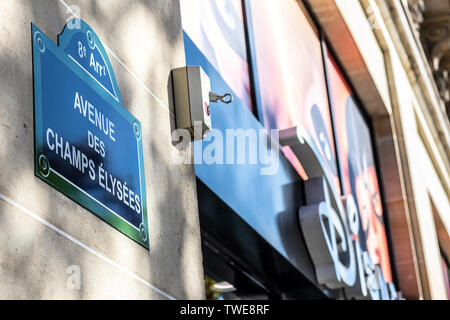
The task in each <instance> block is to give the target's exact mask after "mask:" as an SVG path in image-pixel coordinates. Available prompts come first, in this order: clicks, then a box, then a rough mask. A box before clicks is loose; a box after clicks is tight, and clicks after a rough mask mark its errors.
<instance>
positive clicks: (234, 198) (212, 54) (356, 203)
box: [0, 0, 450, 300]
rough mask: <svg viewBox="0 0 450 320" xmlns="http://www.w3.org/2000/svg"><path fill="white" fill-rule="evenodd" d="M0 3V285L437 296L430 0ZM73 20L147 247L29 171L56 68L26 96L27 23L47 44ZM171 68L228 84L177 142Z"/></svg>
mask: <svg viewBox="0 0 450 320" xmlns="http://www.w3.org/2000/svg"><path fill="white" fill-rule="evenodd" d="M0 8H1V9H2V10H1V12H2V13H3V14H2V18H1V19H0V26H1V30H2V31H3V37H1V39H0V79H1V80H2V81H1V82H0V103H1V106H0V121H1V126H0V137H1V139H0V149H1V153H0V155H1V165H2V167H1V170H0V230H1V232H0V282H1V283H2V285H1V286H0V298H3V299H105V298H106V299H205V298H208V299H246V298H253V299H255V298H257V299H402V298H404V299H444V300H446V299H449V298H450V282H449V272H450V271H449V267H450V264H449V263H450V236H449V231H450V162H449V159H450V123H449V114H450V113H449V101H450V99H449V85H448V73H449V72H450V67H449V63H448V62H449V61H450V45H449V43H450V28H449V25H450V23H449V21H450V1H447V0H439V1H433V0H423V1H421V0H283V1H262V0H229V1H228V0H227V1H219V0H217V1H215V0H174V1H162V0H147V1H139V0H133V1H119V0H114V1H70V2H69V1H66V0H36V1H27V0H19V1H13V0H5V1H3V2H2V4H1V5H0ZM77 21H78V22H80V24H79V26H86V28H87V30H89V31H88V33H89V32H90V33H91V34H95V35H96V36H95V37H98V38H95V39H98V40H96V41H98V42H99V44H98V46H99V47H101V48H102V51H101V52H103V55H102V56H103V59H104V61H105V64H106V66H109V68H108V70H109V69H112V70H113V72H111V71H110V70H109V72H110V73H111V74H112V78H113V79H114V78H115V80H113V81H112V82H113V83H114V82H115V81H117V84H116V87H117V91H120V93H121V103H122V106H123V107H124V108H125V109H126V112H127V113H130V114H131V115H132V116H133V117H135V119H137V121H138V122H139V123H140V126H141V127H140V128H141V134H140V136H139V139H140V138H142V140H141V141H142V149H140V150H142V154H141V158H140V159H142V160H143V161H142V162H143V164H142V168H143V173H142V175H143V176H145V184H144V188H143V189H144V191H143V192H144V197H142V196H141V198H142V199H144V200H143V201H142V202H141V201H137V200H136V202H139V203H140V204H141V205H142V207H144V206H145V207H146V214H147V217H146V220H147V221H145V223H146V224H145V223H144V225H145V226H146V232H147V233H148V243H149V248H147V247H146V245H145V243H144V245H142V243H139V241H136V239H133V237H130V236H129V233H127V232H126V231H123V229H121V228H120V227H117V225H114V223H111V220H109V218H108V216H107V215H106V216H105V215H102V214H99V213H98V211H97V209H96V207H95V206H94V205H92V206H89V205H86V204H85V203H83V201H82V200H80V199H81V198H80V197H79V196H77V193H72V194H71V193H70V192H67V191H65V189H64V188H58V186H57V185H52V184H51V183H46V181H47V180H46V175H44V176H43V175H42V172H43V171H42V165H41V163H40V159H41V158H40V157H39V154H37V151H36V150H40V149H39V148H38V147H39V142H36V141H39V139H38V136H39V134H40V131H39V130H40V128H41V122H40V120H39V121H38V120H36V119H40V118H39V115H40V112H41V111H40V110H41V109H40V108H41V107H42V106H41V102H40V101H41V100H40V99H41V95H42V99H43V100H42V101H44V102H43V104H44V106H43V107H45V101H47V100H45V99H50V100H48V101H51V99H52V97H53V98H54V97H56V96H58V92H63V90H66V89H68V88H69V87H71V84H73V83H71V82H70V81H69V82H67V81H68V80H67V79H62V78H61V77H60V78H57V80H56V81H55V82H54V84H52V85H51V86H49V89H48V91H45V94H44V93H42V94H41V91H40V90H41V89H42V88H41V87H43V84H42V81H41V80H40V79H41V78H40V73H41V72H42V73H45V72H49V73H51V72H53V73H52V74H57V73H56V71H55V70H57V69H58V68H56V67H55V68H54V69H55V70H53V69H51V68H47V69H46V67H45V65H44V64H42V66H41V62H40V61H41V60H39V59H41V58H39V59H37V58H36V56H40V55H41V54H42V56H43V54H44V51H45V49H42V47H41V42H40V40H39V39H38V38H37V37H36V35H37V34H39V35H40V34H44V35H45V37H48V39H47V38H45V39H44V40H45V41H44V44H45V45H46V47H45V46H44V48H47V50H48V51H47V54H49V53H50V52H59V51H58V50H60V49H61V48H63V46H64V43H65V42H64V40H63V39H64V34H66V36H67V33H66V30H68V29H71V28H72V27H73V28H74V29H75V30H77ZM81 22H82V23H81ZM65 27H66V28H65ZM36 28H38V29H36ZM79 28H81V27H79ZM36 30H39V31H36ZM63 30H64V32H63ZM75 32H76V31H75ZM88 40H89V36H88ZM100 41H101V43H100ZM101 44H103V45H101ZM94 47H95V46H93V47H92V48H94ZM103 47H104V48H103ZM81 48H82V47H81ZM41 49H42V50H41ZM87 49H88V50H89V48H87ZM57 56H58V57H59V53H58V54H57ZM69 56H70V55H69ZM80 56H83V51H81V54H80ZM105 56H106V57H105ZM70 58H71V59H72V60H73V61H75V60H76V59H74V58H73V57H70ZM42 59H43V58H42ZM60 59H62V60H61V61H65V62H64V64H65V65H67V66H70V68H68V69H70V70H74V72H75V73H76V74H78V75H79V77H80V79H85V78H89V77H92V78H93V79H94V80H95V76H93V75H92V74H91V73H90V71H89V69H88V68H87V69H84V68H83V67H82V66H81V65H80V64H78V65H77V66H76V65H75V64H74V62H73V61H72V60H70V59H69V58H67V57H66V55H65V54H64V56H63V57H61V58H60ZM42 61H43V60H42ZM75 62H76V61H75ZM91 62H92V61H91ZM37 66H38V69H37ZM78 66H80V67H81V68H82V70H81V69H79V68H78ZM93 66H94V69H96V71H98V70H102V69H101V68H102V66H101V65H97V66H95V63H94V64H93ZM183 66H200V67H201V69H202V70H203V71H204V72H205V74H206V76H207V77H208V79H209V81H210V87H211V91H212V92H214V93H217V94H220V95H223V94H225V93H230V94H231V95H232V96H233V100H232V102H231V103H229V104H224V103H221V102H220V101H219V102H217V103H214V102H210V104H209V105H207V106H206V109H207V110H206V111H205V112H207V114H208V116H210V118H211V130H210V131H209V132H207V133H206V134H205V135H204V136H201V135H200V136H197V137H196V138H195V139H194V140H195V141H191V139H190V138H191V136H190V134H187V135H185V134H184V132H183V131H180V130H179V128H178V130H177V121H176V120H177V114H176V113H177V112H175V105H176V104H177V103H178V102H177V101H176V99H174V92H175V91H176V89H177V88H174V87H173V86H174V82H172V78H171V71H172V70H173V69H175V68H180V67H183ZM39 68H41V69H39ZM36 70H39V72H37V71H36ZM58 70H59V69H58ZM84 72H85V73H84ZM114 75H115V76H114ZM77 79H78V78H77ZM77 81H78V80H77ZM83 81H84V80H83ZM86 81H88V82H87V83H93V81H92V79H91V80H86ZM89 81H90V82H89ZM96 81H97V80H96ZM97 82H98V84H100V85H101V81H100V82H99V81H97ZM66 83H67V84H66ZM92 85H95V86H97V84H92ZM102 88H103V89H105V90H106V91H108V88H107V86H106V88H105V86H102ZM70 89H71V88H70ZM103 89H99V90H100V91H101V90H103ZM42 90H44V89H42ZM42 92H44V91H42ZM64 92H65V91H64ZM108 92H109V91H108ZM119 96H120V95H119ZM76 97H78V94H77V95H76ZM210 97H211V95H210ZM76 99H77V98H75V104H74V105H73V106H74V108H71V107H72V105H70V108H68V109H67V110H68V111H67V112H66V111H65V109H62V111H61V114H62V116H61V117H59V116H54V117H56V118H57V119H62V118H63V117H66V116H67V117H72V116H71V115H70V112H73V109H76V106H77V103H76V102H77V100H76ZM105 99H106V98H105ZM118 100H119V99H118ZM81 101H83V100H81ZM105 101H106V100H105ZM95 105H96V104H95ZM86 106H87V102H86ZM96 106H97V107H98V105H96ZM64 107H66V105H64V104H61V108H64ZM78 107H79V110H80V113H82V110H83V109H82V107H83V108H84V104H83V102H81V104H79V105H78ZM201 107H203V106H201ZM86 108H88V107H86ZM87 110H89V109H87ZM177 110H178V109H177ZM58 112H59V110H58ZM96 112H97V111H96ZM178 112H179V111H178ZM58 114H59V113H58ZM88 117H89V114H88ZM178 118H180V114H179V113H178ZM69 119H70V118H69ZM110 119H111V118H110ZM61 121H62V120H61ZM76 121H78V120H76V118H73V121H70V120H69V121H67V123H65V124H63V127H67V128H70V129H71V130H72V129H73V130H74V131H76V130H77V129H79V128H78V127H77V125H75V122H76ZM93 123H94V122H93ZM43 126H44V127H45V123H44V124H43ZM44 129H46V128H44ZM116 129H117V128H116ZM92 130H93V129H92ZM110 130H111V126H110ZM117 130H118V129H117ZM194 131H195V130H194ZM48 132H49V131H47V136H46V137H47V140H46V141H47V142H48V141H49V140H48V139H49V138H48V137H49V133H48ZM89 132H90V131H89ZM93 132H94V131H93ZM100 133H101V131H100ZM94 134H95V132H94ZM110 137H111V132H110ZM139 139H138V140H139ZM69 140H70V139H69ZM89 141H90V140H89ZM77 143H78V144H77ZM88 143H89V146H91V142H88ZM73 144H74V145H77V146H79V148H81V145H80V144H82V143H81V142H76V141H73ZM92 145H93V144H92ZM49 147H50V149H51V146H50V144H49ZM119 153H120V150H119ZM124 153H125V152H124ZM65 157H66V155H65V154H64V156H61V158H62V160H66V159H65ZM103 157H104V155H103ZM69 158H70V157H69ZM116 158H117V159H119V158H120V159H121V155H120V154H119V155H118V156H116ZM49 159H50V167H51V168H52V169H53V170H56V169H57V168H58V165H59V164H57V163H55V161H61V160H59V159H58V160H54V159H53V158H49ZM71 164H72V162H71ZM127 166H131V164H128V163H127V164H126V165H125V167H127ZM105 168H106V166H105ZM108 168H109V167H108ZM108 170H110V169H108ZM111 170H112V169H111ZM111 170H110V171H111ZM74 172H76V171H74ZM70 174H71V175H72V176H73V175H74V174H73V172H70ZM83 174H84V171H83V173H80V172H77V173H76V175H75V176H76V177H78V178H79V179H80V180H81V179H82V177H83ZM86 177H88V176H87V173H86ZM47 182H48V181H47ZM72 184H73V185H75V184H77V183H75V182H74V183H72ZM130 185H131V184H130ZM77 188H78V189H80V187H77ZM89 190H90V189H89V188H87V189H84V191H83V190H80V192H81V191H82V192H84V194H86V195H88V196H89V197H91V198H92V199H93V200H94V201H96V202H98V203H99V204H100V205H105V204H106V205H111V203H112V200H109V201H111V202H103V201H101V200H98V199H100V198H98V199H97V198H96V199H94V198H95V194H94V193H89V192H91V191H89ZM77 192H78V191H77ZM88 193H89V194H90V195H89V194H88ZM130 194H131V193H130ZM145 195H146V197H145ZM130 198H131V197H130ZM133 199H138V198H133ZM73 200H75V201H73ZM100 202H102V203H100ZM128 205H129V206H130V204H128ZM102 210H103V209H102ZM100 211H101V210H100ZM140 211H141V210H139V213H141V212H140ZM101 212H103V211H101ZM94 213H95V214H94ZM96 215H97V216H96ZM118 215H122V213H121V212H120V210H119V214H118ZM142 216H143V215H142ZM147 226H148V227H147ZM138 231H141V230H140V229H138ZM147 233H146V234H145V240H147Z"/></svg>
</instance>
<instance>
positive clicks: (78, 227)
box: [0, 0, 204, 299]
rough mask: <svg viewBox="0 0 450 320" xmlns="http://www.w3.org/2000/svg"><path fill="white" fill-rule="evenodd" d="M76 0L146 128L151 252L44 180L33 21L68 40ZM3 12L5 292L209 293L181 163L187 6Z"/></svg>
mask: <svg viewBox="0 0 450 320" xmlns="http://www.w3.org/2000/svg"><path fill="white" fill-rule="evenodd" d="M67 5H75V6H77V7H78V8H79V9H80V11H79V13H80V15H81V18H82V19H83V20H85V21H86V22H87V23H88V24H90V26H91V27H92V28H93V29H94V31H95V32H96V33H97V34H98V36H99V37H100V39H101V40H102V42H103V44H104V45H105V47H107V48H108V49H107V51H108V54H109V58H110V60H111V63H112V65H113V68H114V71H115V74H116V77H117V81H118V85H119V88H120V90H121V93H122V97H123V105H124V106H125V107H126V108H127V109H128V110H129V111H130V112H131V113H132V114H133V115H134V116H135V117H136V118H138V119H139V120H140V121H141V123H142V126H143V147H144V162H145V178H146V189H147V201H148V203H147V205H148V208H149V211H148V217H149V218H148V219H149V236H150V247H151V249H150V252H149V251H147V250H146V249H144V248H143V247H141V246H140V245H138V244H136V243H135V242H134V241H132V240H130V239H129V238H127V237H126V236H124V235H122V234H121V233H120V232H118V231H116V230H115V229H114V228H112V227H111V226H109V225H108V224H106V223H104V222H103V221H102V220H100V219H99V218H97V217H96V216H95V215H94V214H92V213H90V212H88V211H86V210H85V209H83V208H82V207H81V206H79V205H78V204H76V203H75V202H73V201H72V200H70V199H69V198H67V197H66V196H64V195H63V194H61V193H59V192H57V191H56V190H55V189H53V188H52V187H50V186H49V185H47V184H46V183H44V182H43V181H41V180H40V179H38V178H37V177H35V175H34V160H33V153H34V150H33V139H34V137H33V135H34V133H33V132H34V128H33V76H32V50H31V43H32V42H31V38H32V37H31V23H34V24H36V25H37V26H38V27H39V28H40V29H41V30H42V31H43V32H44V33H46V34H47V35H48V36H49V37H50V38H51V39H53V40H54V41H56V37H57V35H58V34H59V33H60V32H61V31H62V29H63V26H64V24H65V23H66V21H67V20H68V19H69V18H71V13H70V11H68V7H67ZM74 9H76V10H75V11H77V8H74ZM0 12H2V18H1V19H0V30H1V34H2V36H1V37H0V283H1V286H0V298H13V299H14V298H25V299H40V298H44V299H53V298H62V299H80V298H81V299H109V298H112V299H116V298H129V299H134V298H137V299H166V298H171V297H174V298H188V299H191V298H197V299H202V298H203V297H204V284H203V268H202V255H201V248H200V229H199V221H198V208H197V200H196V197H197V196H196V187H195V176H194V170H193V167H192V166H189V165H175V164H174V163H172V161H171V152H172V150H171V148H173V146H172V144H171V139H170V120H171V119H170V118H171V115H170V112H169V109H168V105H169V102H168V90H167V82H168V76H169V72H170V69H172V68H175V67H180V66H182V65H184V63H185V59H184V47H183V40H182V34H181V27H180V25H181V22H180V13H179V4H178V1H165V0H151V1H150V0H148V1H144V0H141V1H138V0H129V1H123V0H113V1H71V2H70V3H69V1H66V2H64V1H59V0H33V1H30V0H4V1H1V4H0ZM70 266H78V267H79V270H80V276H81V278H80V280H81V285H80V288H79V289H77V288H73V287H71V286H70V285H69V286H68V285H67V283H68V280H69V282H70V281H71V280H73V279H74V278H73V277H74V275H72V276H70V275H69V274H68V270H69V271H70V270H73V269H70V268H69V267H70ZM68 268H69V269H68ZM75 269H77V267H75ZM70 283H72V282H70Z"/></svg>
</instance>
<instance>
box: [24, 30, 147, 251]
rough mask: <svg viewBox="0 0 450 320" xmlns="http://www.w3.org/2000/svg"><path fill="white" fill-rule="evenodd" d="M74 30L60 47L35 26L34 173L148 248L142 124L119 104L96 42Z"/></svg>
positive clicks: (90, 34)
mask: <svg viewBox="0 0 450 320" xmlns="http://www.w3.org/2000/svg"><path fill="white" fill-rule="evenodd" d="M76 25H77V23H69V24H67V25H66V27H65V28H64V31H63V33H62V34H61V35H59V37H58V44H59V46H57V45H56V44H55V43H53V41H52V40H51V39H49V38H48V37H47V36H46V35H45V34H44V33H43V32H42V31H41V30H39V28H37V27H36V26H35V25H33V26H32V32H33V34H32V36H33V63H34V66H33V68H34V105H35V172H36V175H37V176H38V177H40V178H41V179H43V180H44V181H46V182H48V183H49V184H50V185H52V186H53V187H55V188H56V189H58V190H59V191H61V192H63V193H64V194H66V195H67V196H69V197H70V198H71V199H73V200H75V201H76V202H78V203H79V204H80V205H82V206H84V207H85V208H87V209H88V210H90V211H92V212H93V213H95V214H96V215H97V216H99V217H100V218H102V219H103V220H105V221H106V222H108V223H109V224H111V225H112V226H113V227H115V228H116V229H118V230H119V231H121V232H123V233H124V234H126V235H127V236H129V237H130V238H132V239H133V240H135V241H136V242H138V243H140V244H141V245H143V246H145V247H146V248H148V247H149V242H148V225H147V204H146V193H145V177H144V159H143V154H142V135H141V124H140V122H139V121H138V120H137V119H136V118H135V117H133V115H132V114H131V113H130V112H128V111H127V110H126V109H125V108H124V107H123V106H122V104H121V103H122V97H121V95H120V91H119V89H118V87H117V83H116V80H115V76H114V72H113V69H112V67H111V64H110V62H109V59H108V56H107V54H106V51H105V49H104V47H103V45H102V44H101V42H100V40H99V38H98V37H97V35H96V34H95V33H94V31H93V30H92V29H91V28H90V27H89V26H88V25H87V24H86V23H85V22H83V21H80V23H79V24H78V25H79V26H80V27H79V28H78V29H75V28H73V29H70V28H69V26H76Z"/></svg>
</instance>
